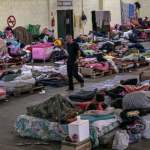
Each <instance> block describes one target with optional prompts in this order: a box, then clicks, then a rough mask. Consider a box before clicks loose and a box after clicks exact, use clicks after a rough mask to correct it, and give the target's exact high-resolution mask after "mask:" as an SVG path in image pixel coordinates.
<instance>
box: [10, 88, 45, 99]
mask: <svg viewBox="0 0 150 150" xmlns="http://www.w3.org/2000/svg"><path fill="white" fill-rule="evenodd" d="M42 90H45V86H38V87H34V88H32V89H28V90H23V91H19V92H15V93H13V95H14V96H15V97H19V96H26V95H31V94H35V93H39V92H41V91H42Z"/></svg>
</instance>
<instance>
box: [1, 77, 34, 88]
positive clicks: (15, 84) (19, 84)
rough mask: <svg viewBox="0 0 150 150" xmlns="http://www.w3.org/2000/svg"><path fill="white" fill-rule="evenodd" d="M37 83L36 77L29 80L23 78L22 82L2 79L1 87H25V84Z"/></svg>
mask: <svg viewBox="0 0 150 150" xmlns="http://www.w3.org/2000/svg"><path fill="white" fill-rule="evenodd" d="M33 84H35V79H34V78H32V79H28V80H22V81H21V82H15V81H11V82H4V81H0V87H8V88H10V87H11V88H20V87H24V86H28V85H33Z"/></svg>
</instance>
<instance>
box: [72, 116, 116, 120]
mask: <svg viewBox="0 0 150 150" xmlns="http://www.w3.org/2000/svg"><path fill="white" fill-rule="evenodd" d="M75 118H76V117H75ZM112 118H115V116H114V115H107V116H91V115H85V116H83V115H81V120H89V122H94V121H98V120H108V119H112ZM76 119H77V118H76Z"/></svg>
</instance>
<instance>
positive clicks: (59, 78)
mask: <svg viewBox="0 0 150 150" xmlns="http://www.w3.org/2000/svg"><path fill="white" fill-rule="evenodd" d="M26 69H27V70H28V71H27V73H30V74H31V75H32V76H33V77H34V78H35V79H36V84H37V85H44V86H48V88H51V87H52V88H53V87H63V86H66V84H69V79H68V76H67V66H66V65H63V66H61V67H54V66H43V67H42V66H33V67H32V66H27V65H23V66H22V68H21V70H26ZM25 73H26V72H25ZM79 75H80V76H82V75H81V74H80V73H79ZM73 81H74V83H76V80H75V79H74V78H73Z"/></svg>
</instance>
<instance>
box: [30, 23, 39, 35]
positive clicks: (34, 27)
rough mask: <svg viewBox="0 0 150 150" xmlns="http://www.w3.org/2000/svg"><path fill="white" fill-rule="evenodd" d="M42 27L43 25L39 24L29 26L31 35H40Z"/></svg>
mask: <svg viewBox="0 0 150 150" xmlns="http://www.w3.org/2000/svg"><path fill="white" fill-rule="evenodd" d="M40 27H41V25H39V24H37V25H31V24H29V31H30V33H31V35H39V29H40Z"/></svg>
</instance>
